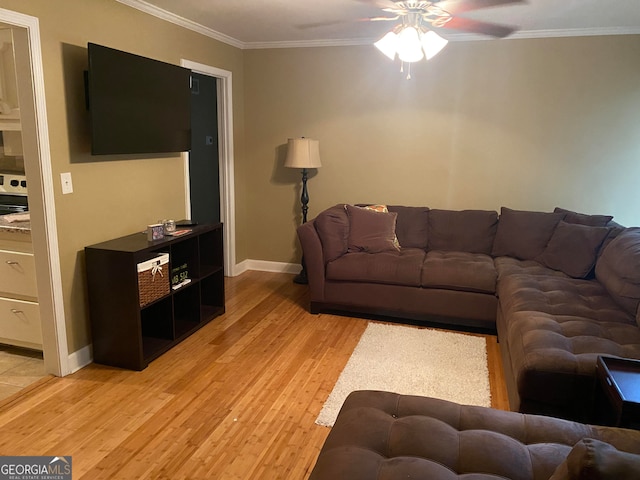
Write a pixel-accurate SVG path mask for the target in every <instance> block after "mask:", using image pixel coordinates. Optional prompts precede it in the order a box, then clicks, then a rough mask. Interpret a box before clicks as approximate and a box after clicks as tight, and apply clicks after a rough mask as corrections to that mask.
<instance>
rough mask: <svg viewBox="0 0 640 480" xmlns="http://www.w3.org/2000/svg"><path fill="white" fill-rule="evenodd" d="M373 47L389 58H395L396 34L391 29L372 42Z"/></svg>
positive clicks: (396, 47)
mask: <svg viewBox="0 0 640 480" xmlns="http://www.w3.org/2000/svg"><path fill="white" fill-rule="evenodd" d="M374 45H375V47H376V48H377V49H378V50H380V51H381V52H382V53H383V54H384V55H386V56H387V57H389V58H390V59H391V60H394V59H395V58H396V52H397V49H398V35H396V33H395V32H394V31H393V30H392V31H390V32H389V33H387V34H386V35H385V36H384V37H382V38H381V39H380V40H378V41H377V42H376V43H374Z"/></svg>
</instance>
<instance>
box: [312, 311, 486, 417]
mask: <svg viewBox="0 0 640 480" xmlns="http://www.w3.org/2000/svg"><path fill="white" fill-rule="evenodd" d="M355 390H384V391H389V392H395V393H401V394H404V395H422V396H426V397H435V398H440V399H443V400H450V401H452V402H457V403H461V404H466V405H478V406H483V407H490V406H491V389H490V387H489V369H488V367H487V347H486V340H485V339H484V338H483V337H476V336H472V335H465V334H462V333H453V332H444V331H440V330H432V329H425V328H414V327H404V326H398V325H385V324H378V323H370V324H369V325H368V326H367V329H366V330H365V332H364V333H363V334H362V337H361V338H360V341H359V342H358V345H356V348H355V350H354V351H353V354H352V355H351V358H349V361H348V362H347V365H346V366H345V367H344V370H343V371H342V373H341V374H340V378H338V381H337V382H336V385H335V386H334V387H333V391H332V392H331V394H330V395H329V398H328V399H327V401H326V402H325V404H324V406H323V407H322V410H321V411H320V415H318V418H317V419H316V423H317V424H318V425H323V426H327V427H331V426H333V423H334V422H335V419H336V416H337V415H338V412H339V411H340V408H341V407H342V403H343V402H344V400H345V398H346V397H347V395H349V393H351V392H353V391H355Z"/></svg>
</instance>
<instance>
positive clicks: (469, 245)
mask: <svg viewBox="0 0 640 480" xmlns="http://www.w3.org/2000/svg"><path fill="white" fill-rule="evenodd" d="M497 228H498V212H493V211H489V210H462V211H454V210H430V211H429V250H444V251H456V252H469V253H485V254H487V255H489V254H490V253H491V248H492V246H493V240H494V238H495V236H496V230H497Z"/></svg>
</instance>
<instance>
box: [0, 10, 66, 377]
mask: <svg viewBox="0 0 640 480" xmlns="http://www.w3.org/2000/svg"><path fill="white" fill-rule="evenodd" d="M0 22H1V23H2V24H4V25H7V26H9V27H11V28H12V29H13V33H14V42H15V43H14V49H15V59H16V74H17V80H18V84H19V85H28V86H30V88H21V89H19V91H18V98H19V102H20V123H21V132H22V136H23V139H24V142H23V150H24V152H23V154H24V167H25V172H26V176H27V178H28V182H29V191H30V192H32V193H33V192H41V194H39V195H30V198H29V211H30V218H31V238H32V242H33V253H34V259H35V267H36V281H37V290H38V304H39V309H40V318H41V319H42V339H43V347H42V348H43V354H44V363H45V369H46V371H47V373H52V374H54V375H58V376H64V375H67V374H69V373H72V370H73V367H72V366H71V365H70V364H71V360H70V358H69V351H68V347H67V336H66V324H65V316H64V304H63V295H62V275H61V271H60V254H59V250H58V233H57V226H56V214H55V200H54V194H53V175H52V172H51V152H50V149H49V128H48V125H47V112H46V101H45V88H44V75H43V67H42V47H41V42H40V29H39V26H38V19H37V18H36V17H31V16H29V15H24V14H21V13H17V12H13V11H10V10H5V9H0Z"/></svg>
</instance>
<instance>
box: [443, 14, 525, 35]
mask: <svg viewBox="0 0 640 480" xmlns="http://www.w3.org/2000/svg"><path fill="white" fill-rule="evenodd" d="M442 28H447V29H453V30H461V31H463V32H469V33H481V34H482V35H489V36H491V37H498V38H504V37H507V36H509V35H511V34H512V33H513V32H515V31H516V30H517V28H514V27H508V26H506V25H498V24H496V23H486V22H479V21H478V20H471V19H470V18H462V17H453V18H452V19H451V20H449V21H448V22H447V23H446V24H445V25H444V26H443V27H442Z"/></svg>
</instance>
